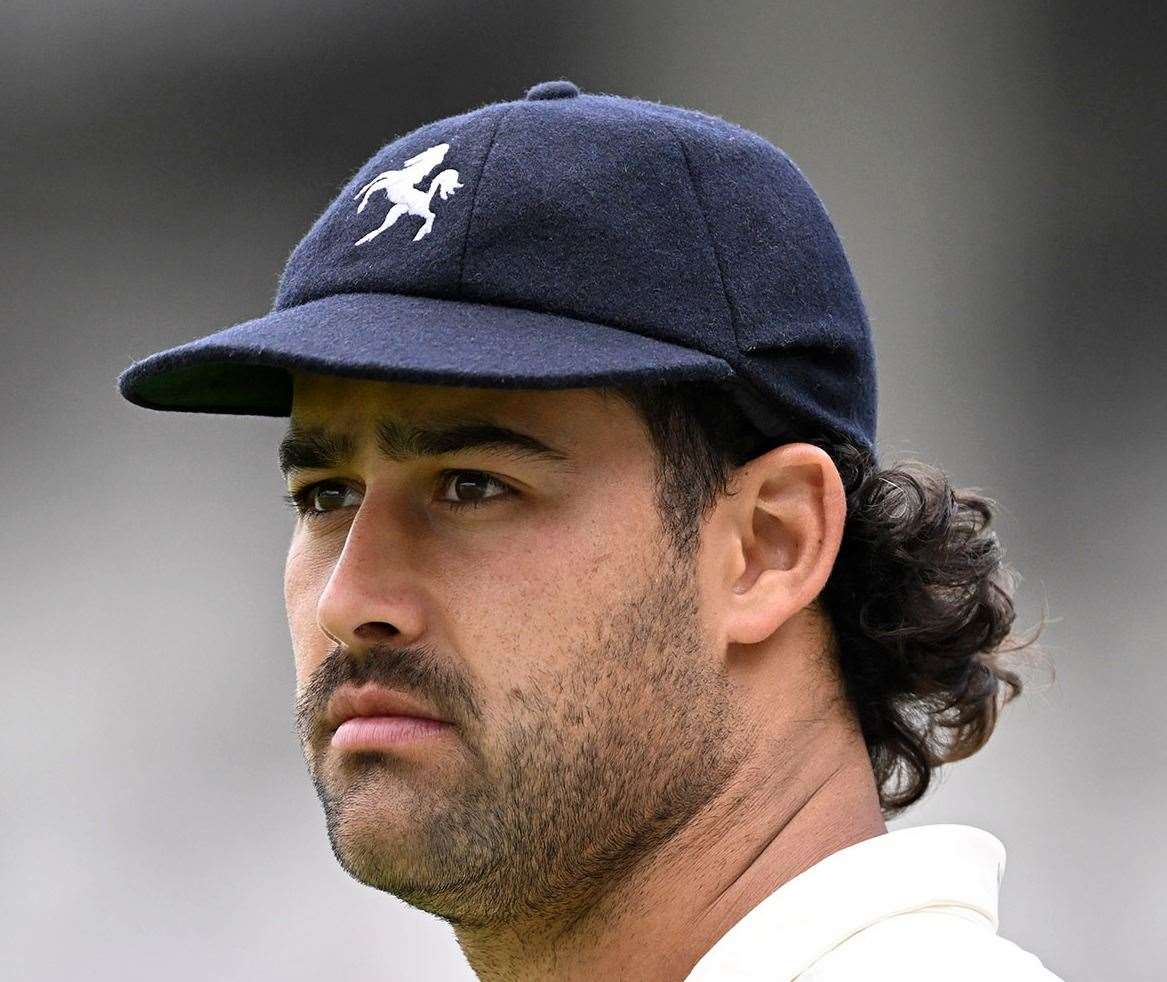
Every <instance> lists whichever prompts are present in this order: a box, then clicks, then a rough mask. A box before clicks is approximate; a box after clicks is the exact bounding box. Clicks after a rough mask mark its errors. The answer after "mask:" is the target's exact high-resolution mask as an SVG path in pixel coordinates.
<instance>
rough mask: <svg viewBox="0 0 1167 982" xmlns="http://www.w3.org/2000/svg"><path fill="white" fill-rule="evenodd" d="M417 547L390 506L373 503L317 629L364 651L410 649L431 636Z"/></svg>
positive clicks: (321, 603)
mask: <svg viewBox="0 0 1167 982" xmlns="http://www.w3.org/2000/svg"><path fill="white" fill-rule="evenodd" d="M417 553H418V549H417V544H416V541H415V540H411V537H410V532H409V529H408V527H407V525H406V523H405V522H403V521H402V520H401V517H400V516H395V515H393V514H391V512H390V509H389V507H388V505H387V503H386V502H381V506H380V507H378V508H372V507H370V500H369V499H367V500H366V501H365V502H364V503H363V504H362V506H361V507H360V509H358V513H357V516H356V518H354V519H353V523H352V525H351V526H350V527H349V530H348V536H347V538H346V540H345V544H344V548H343V549H342V550H341V553H340V556H339V557H338V559H337V561H336V565H335V566H334V567H333V569H332V574H331V575H330V576H329V579H328V583H327V584H326V585H325V587H324V591H323V592H322V593H321V594H320V599H319V600H318V602H317V605H316V623H317V625H318V626H319V628H320V630H321V631H323V632H324V633H325V634H326V635H327V636H328V637H330V638H331V639H332V640H333V641H335V642H336V643H338V644H341V645H343V646H344V647H346V648H351V649H354V650H359V649H360V648H362V647H365V646H369V645H372V644H375V643H385V642H389V643H392V644H393V645H394V646H399V647H405V646H407V645H411V644H415V643H417V642H418V641H419V640H420V639H421V638H422V636H423V635H424V633H425V627H426V618H425V602H424V595H423V588H422V585H421V577H420V575H419V571H418V569H417V564H416V559H417Z"/></svg>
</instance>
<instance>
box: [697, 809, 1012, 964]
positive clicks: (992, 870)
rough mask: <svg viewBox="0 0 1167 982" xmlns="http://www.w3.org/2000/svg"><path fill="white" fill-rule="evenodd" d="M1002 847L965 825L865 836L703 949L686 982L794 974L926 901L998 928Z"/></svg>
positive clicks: (808, 871) (785, 885)
mask: <svg viewBox="0 0 1167 982" xmlns="http://www.w3.org/2000/svg"><path fill="white" fill-rule="evenodd" d="M1004 875H1005V847H1004V845H1002V843H1001V841H1000V840H999V839H998V838H997V837H996V836H994V835H992V834H991V833H989V832H986V831H984V830H983V829H978V828H974V827H973V826H971V825H921V826H917V827H915V828H905V829H897V830H895V831H893V832H885V833H883V834H882V835H877V836H874V837H873V838H870V839H864V840H863V841H862V842H857V843H855V844H854V845H851V846H847V847H846V848H845V849H840V850H839V851H838V852H835V853H832V854H831V855H829V856H827V857H825V858H824V859H821V860H820V861H819V862H817V863H815V865H814V866H811V867H810V868H809V869H806V870H804V871H803V872H801V873H799V874H798V875H797V876H795V877H793V878H792V879H790V880H788V881H787V882H785V883H783V884H782V885H781V886H780V887H778V889H777V890H775V891H774V892H773V893H771V894H770V895H769V896H768V897H766V898H765V899H764V900H763V901H762V902H761V903H759V904H758V905H757V906H756V907H754V908H753V909H751V910H750V911H749V912H748V913H747V914H746V915H745V916H744V917H743V918H742V919H741V920H739V921H738V922H737V923H736V924H734V925H733V927H731V928H730V929H729V930H728V931H727V932H726V933H725V934H723V935H722V936H721V938H720V939H719V940H718V941H717V943H716V944H714V946H713V947H712V948H710V949H709V951H707V952H706V953H705V954H704V955H703V956H702V958H701V960H700V961H699V962H697V964H696V965H695V966H694V968H693V970H692V971H691V972H690V973H689V975H687V976H686V978H685V982H714V980H717V982H730V980H734V982H745V980H755V979H758V980H760V979H763V978H764V979H766V980H768V982H775V980H786V979H793V978H796V977H797V976H798V974H799V973H800V972H802V971H804V970H805V969H806V968H807V967H808V966H809V965H811V964H812V963H813V962H814V961H816V960H817V959H818V958H820V957H821V956H822V955H824V954H826V952H828V951H830V950H831V949H832V948H834V947H835V946H836V945H838V944H840V943H841V942H842V941H844V940H845V939H846V938H848V937H850V936H851V935H853V934H855V933H857V932H859V931H862V930H863V929H864V928H866V927H869V926H870V925H872V924H874V923H875V922H877V921H880V920H883V919H884V918H886V917H891V916H893V915H896V914H902V913H906V912H908V911H914V910H922V909H924V908H926V907H930V908H935V907H949V908H952V907H957V908H962V909H963V912H964V913H965V915H966V916H969V912H972V915H973V916H976V915H980V916H982V917H984V918H985V920H986V921H988V922H989V923H990V924H991V925H992V928H993V930H994V931H996V930H997V924H998V921H997V896H998V890H999V888H1000V885H1001V879H1002V877H1003V876H1004Z"/></svg>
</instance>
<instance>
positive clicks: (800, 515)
mask: <svg viewBox="0 0 1167 982" xmlns="http://www.w3.org/2000/svg"><path fill="white" fill-rule="evenodd" d="M734 488H735V489H736V490H735V493H734V494H732V495H731V496H729V497H727V498H726V499H725V500H724V501H723V502H722V504H721V508H720V509H719V511H722V514H721V515H720V516H719V517H718V520H717V521H716V522H715V523H714V525H713V528H714V529H715V530H716V531H715V537H714V540H713V541H714V544H715V548H716V549H717V550H718V551H719V552H720V556H719V557H718V560H717V563H716V567H717V569H718V570H719V571H720V572H719V577H720V580H719V582H718V583H717V591H718V604H719V607H720V610H721V625H722V631H723V632H724V640H725V642H726V643H727V644H732V643H738V644H757V643H758V642H760V641H765V640H766V639H767V638H768V637H770V635H772V634H773V633H774V632H775V631H776V630H777V629H778V628H779V627H781V626H782V624H783V623H785V622H786V621H787V620H788V619H789V618H791V617H792V616H794V614H796V613H798V611H800V610H802V608H804V607H806V606H807V605H808V604H809V603H811V601H813V600H814V599H815V597H817V596H818V594H819V593H820V592H821V591H822V589H823V587H824V586H825V585H826V582H827V578H828V577H829V576H830V573H831V569H832V567H833V566H834V564H835V557H836V556H837V555H838V553H839V544H840V542H841V541H842V537H843V526H844V524H845V521H846V517H847V499H846V495H845V494H844V491H843V482H842V480H841V478H840V477H839V471H838V469H837V468H836V467H835V463H834V461H833V460H831V458H830V456H829V455H828V454H827V453H826V451H824V450H822V449H821V448H819V447H816V446H813V445H812V444H809V443H788V444H784V445H783V446H780V447H775V448H774V449H773V450H771V451H769V452H768V453H766V454H763V455H762V456H761V457H757V458H755V459H754V460H751V461H749V462H748V463H746V464H744V465H743V466H742V467H741V468H739V470H738V471H737V473H736V474H735V475H734Z"/></svg>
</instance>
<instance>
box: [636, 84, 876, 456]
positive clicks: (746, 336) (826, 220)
mask: <svg viewBox="0 0 1167 982" xmlns="http://www.w3.org/2000/svg"><path fill="white" fill-rule="evenodd" d="M654 110H655V111H656V112H658V113H659V115H660V116H661V117H662V118H667V119H668V125H669V127H670V128H671V129H672V130H673V132H674V133H676V135H677V138H678V139H679V140H680V141H681V142H682V143H683V145H684V147H685V151H686V155H687V157H688V160H689V164H690V167H691V170H692V174H693V180H694V182H695V184H696V187H697V195H698V198H699V199H700V201H701V204H702V207H703V210H704V213H705V216H706V218H707V220H708V222H709V225H710V230H711V233H712V235H713V238H714V240H715V242H716V248H717V252H718V258H719V260H720V263H721V269H722V271H723V274H724V281H725V291H726V294H727V296H728V298H729V303H730V308H731V310H732V312H733V324H734V330H735V334H736V338H737V341H738V344H739V347H740V351H741V357H738V358H733V357H731V358H730V359H729V360H730V361H731V362H732V363H733V365H734V367H735V369H737V370H738V371H739V373H740V374H741V375H743V376H744V377H746V378H748V379H750V380H751V381H752V382H754V383H755V384H758V385H760V386H761V387H762V389H763V390H764V391H766V392H768V393H771V394H772V396H774V397H777V398H779V399H780V401H782V402H783V403H784V404H785V405H787V406H788V407H789V409H790V410H791V412H792V413H793V414H794V415H796V416H798V417H804V418H815V419H818V420H819V421H820V422H826V423H828V424H830V425H833V426H834V428H835V429H837V430H840V431H842V432H845V433H847V434H848V435H850V436H853V437H855V438H856V439H858V440H859V441H860V442H862V443H865V444H868V445H871V444H873V436H874V432H875V418H876V375H875V352H874V349H873V346H872V343H871V335H870V327H869V325H868V322H867V315H866V312H865V310H864V306H863V301H862V298H861V296H860V293H859V288H858V285H857V284H856V282H855V279H854V276H853V274H852V272H851V268H850V264H849V263H848V261H847V258H846V255H845V254H844V252H843V246H842V243H841V242H840V241H839V237H838V235H837V233H836V231H835V228H834V225H833V224H832V222H831V220H830V217H829V215H828V214H827V211H826V208H825V207H824V205H823V203H822V201H821V200H820V199H819V197H818V195H817V194H816V193H815V191H814V189H813V188H812V187H811V185H810V183H809V182H808V181H807V179H806V177H805V176H804V175H803V174H802V172H801V171H800V170H799V169H798V167H797V166H796V165H795V164H794V162H793V161H792V160H791V159H790V157H789V156H787V155H786V154H785V153H783V152H782V151H781V150H779V149H778V148H777V147H775V146H774V145H773V144H772V143H770V142H769V141H768V140H766V139H764V138H763V137H761V136H759V135H758V134H756V133H753V132H751V131H749V130H746V129H744V128H742V127H740V126H737V125H735V124H733V123H729V122H727V121H725V120H722V119H719V118H717V117H713V116H709V115H707V114H705V113H699V112H696V111H693V110H685V109H681V108H678V107H668V106H659V107H654Z"/></svg>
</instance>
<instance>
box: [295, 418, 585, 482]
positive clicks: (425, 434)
mask: <svg viewBox="0 0 1167 982" xmlns="http://www.w3.org/2000/svg"><path fill="white" fill-rule="evenodd" d="M376 436H377V448H378V450H379V451H380V453H381V456H382V457H384V458H385V459H387V460H391V461H395V462H397V463H404V462H406V461H410V460H418V459H420V458H424V457H439V456H442V455H443V454H453V453H458V452H459V451H462V450H494V451H500V452H504V453H506V454H507V455H508V456H510V457H515V458H520V459H528V460H542V461H552V462H556V463H562V462H564V461H569V460H570V458H569V457H568V455H567V454H566V453H564V452H563V451H562V450H557V449H556V448H555V447H552V446H549V445H548V444H546V443H544V442H543V441H542V440H538V439H536V438H535V437H533V436H530V435H529V434H526V433H520V432H518V431H517V430H512V429H509V428H508V427H505V426H499V425H498V424H496V423H494V422H492V421H490V420H487V419H481V418H476V417H467V418H465V419H463V420H460V421H458V422H455V423H451V424H448V425H442V426H415V425H412V424H409V423H403V422H401V421H399V420H396V419H383V420H380V421H378V423H377V426H376ZM356 451H357V439H356V437H355V436H354V435H353V434H351V433H347V432H337V431H333V430H329V429H327V428H325V427H322V426H302V425H299V424H297V423H295V422H293V423H292V424H291V426H289V427H288V432H287V433H286V434H285V435H284V438H283V439H282V440H281V441H280V446H279V461H280V471H281V472H282V473H283V475H284V478H285V479H287V478H288V477H289V476H290V475H291V474H292V473H294V472H295V471H301V470H332V469H335V468H339V467H343V466H344V465H345V464H348V463H351V462H352V461H353V460H354V459H355V457H356V455H357V454H356Z"/></svg>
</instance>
